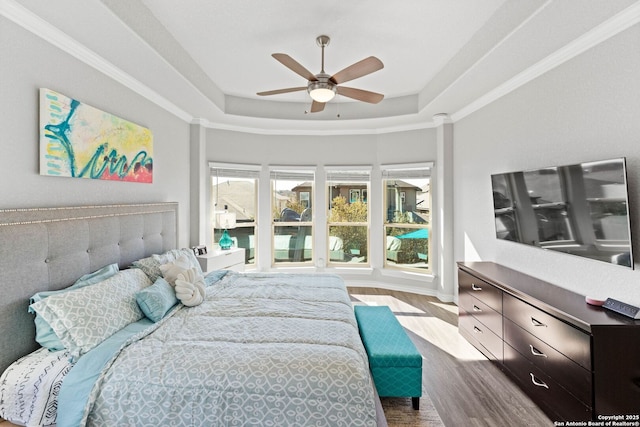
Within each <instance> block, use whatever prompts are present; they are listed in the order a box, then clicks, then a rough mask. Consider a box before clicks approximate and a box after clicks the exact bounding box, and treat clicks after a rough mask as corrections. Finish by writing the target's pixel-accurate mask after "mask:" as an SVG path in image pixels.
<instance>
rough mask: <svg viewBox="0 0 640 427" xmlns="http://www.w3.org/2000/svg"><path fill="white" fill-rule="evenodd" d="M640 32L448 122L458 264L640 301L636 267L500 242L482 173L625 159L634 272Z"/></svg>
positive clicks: (639, 235)
mask: <svg viewBox="0 0 640 427" xmlns="http://www.w3.org/2000/svg"><path fill="white" fill-rule="evenodd" d="M638 40H640V26H638V25H636V26H634V27H632V28H630V29H629V30H627V31H625V32H623V33H621V34H619V35H618V36H616V37H614V38H612V39H609V40H608V41H606V42H605V43H602V44H601V45H598V46H596V47H594V48H592V49H590V50H588V51H586V52H584V53H582V54H581V55H579V56H577V57H576V58H574V59H572V60H571V61H569V62H567V63H565V64H563V65H562V66H560V67H558V68H556V69H554V70H552V71H550V72H548V73H546V74H544V75H542V76H541V77H539V78H537V79H535V80H533V81H532V82H530V83H529V84H527V85H526V86H524V87H521V88H519V89H518V90H516V91H514V92H512V93H510V94H509V95H507V96H505V97H503V98H502V99H500V100H498V101H496V102H494V103H492V104H491V105H489V106H487V107H485V108H483V109H482V110H479V111H478V112H476V113H474V114H472V115H470V116H468V117H466V118H464V119H462V120H459V121H457V122H456V123H455V125H454V141H455V143H454V144H455V145H454V164H455V170H454V189H455V191H454V194H455V196H454V197H455V199H454V212H455V214H454V226H455V237H454V241H455V257H456V259H458V260H470V261H475V260H487V261H496V262H499V263H501V264H504V265H506V266H508V267H512V268H514V269H517V270H520V271H523V272H525V273H528V274H531V275H534V276H536V277H539V278H542V279H544V280H547V281H549V282H552V283H555V284H557V285H560V286H563V287H566V288H568V289H571V290H573V291H575V292H577V293H580V294H582V295H589V296H594V297H600V298H606V297H613V298H617V299H621V300H624V301H627V302H630V303H632V304H636V305H640V271H637V270H636V271H632V270H629V269H625V268H623V267H618V266H613V265H608V264H606V263H602V262H598V261H592V260H587V259H582V258H579V257H575V256H571V255H565V254H559V253H552V252H548V251H544V250H541V249H538V248H533V247H527V246H524V245H519V244H516V243H512V242H506V241H498V240H497V239H496V238H495V234H494V233H495V229H494V224H493V221H494V219H493V206H492V203H493V199H492V193H491V182H490V175H491V174H493V173H500V172H510V171H517V170H525V169H531V168H537V167H544V166H552V165H562V164H570V163H578V162H583V161H590V160H599V159H608V158H613V157H623V156H624V157H626V159H627V172H628V180H629V190H630V195H629V196H630V208H631V210H632V225H631V227H632V234H633V235H634V236H635V237H636V244H635V245H634V248H633V251H634V253H635V255H636V268H639V267H640V264H638V260H640V247H639V245H638V242H639V241H640V240H639V239H640V187H639V185H640V181H639V180H640V120H639V119H638V118H639V117H640V102H639V99H640V98H639V95H640V78H638V72H639V71H640V55H639V54H638Z"/></svg>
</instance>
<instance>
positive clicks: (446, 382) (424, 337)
mask: <svg viewBox="0 0 640 427" xmlns="http://www.w3.org/2000/svg"><path fill="white" fill-rule="evenodd" d="M349 292H350V294H351V299H352V301H353V302H354V304H357V303H366V304H370V305H371V304H377V305H388V306H389V307H390V308H391V310H392V311H393V312H394V313H395V315H396V317H397V318H398V320H399V321H400V323H401V324H402V325H403V326H404V328H405V329H406V330H407V331H408V332H409V336H410V337H411V339H412V340H413V342H414V343H415V344H416V347H418V350H419V351H420V353H422V355H423V357H424V360H423V369H422V375H423V379H422V381H423V386H424V387H425V389H426V390H427V392H428V394H429V396H430V397H431V400H432V401H433V403H434V405H435V407H436V409H437V410H438V413H439V414H440V417H441V418H442V421H443V422H444V424H445V425H446V426H451V427H454V426H455V427H457V426H491V427H499V426H509V427H511V426H517V425H526V426H552V425H553V422H552V421H551V420H549V418H548V417H547V416H546V415H545V414H544V413H543V412H542V411H541V410H540V409H539V408H538V407H537V406H536V405H535V404H534V403H533V402H532V401H531V400H530V399H529V398H528V397H527V396H526V395H525V394H524V393H523V392H522V391H521V390H520V389H519V388H518V386H517V385H515V384H514V383H513V382H511V381H510V380H509V379H508V378H507V377H506V375H504V374H503V373H502V372H501V371H500V369H499V368H498V367H497V366H495V365H494V364H493V363H491V362H489V360H487V359H486V358H485V357H484V356H483V355H482V354H481V353H480V352H479V351H478V350H476V349H475V348H474V347H472V346H471V345H470V344H469V343H468V342H467V341H465V340H464V338H462V337H461V336H460V335H459V334H458V306H456V305H455V304H452V303H443V302H440V301H439V300H438V299H437V298H435V297H428V296H423V295H416V294H411V293H405V292H397V291H389V290H385V289H377V288H359V287H358V288H349Z"/></svg>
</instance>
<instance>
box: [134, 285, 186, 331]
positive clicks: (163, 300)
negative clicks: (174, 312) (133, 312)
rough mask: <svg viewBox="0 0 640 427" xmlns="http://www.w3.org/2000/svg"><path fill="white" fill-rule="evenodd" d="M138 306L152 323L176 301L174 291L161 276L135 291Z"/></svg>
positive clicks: (161, 316) (159, 318) (163, 314)
mask: <svg viewBox="0 0 640 427" xmlns="http://www.w3.org/2000/svg"><path fill="white" fill-rule="evenodd" d="M136 301H137V302H138V307H140V310H142V312H143V313H144V315H145V316H147V317H148V318H149V319H150V320H151V321H153V322H154V323H155V322H157V321H159V320H161V319H162V318H163V317H164V316H165V314H167V312H168V311H169V310H171V308H172V307H173V306H175V305H176V304H177V303H178V298H177V297H176V292H175V291H174V290H173V287H172V286H171V285H170V284H169V282H167V281H166V280H165V279H164V278H163V277H158V278H157V279H156V281H155V283H154V284H153V285H151V286H149V287H147V288H144V289H142V290H141V291H138V292H137V293H136Z"/></svg>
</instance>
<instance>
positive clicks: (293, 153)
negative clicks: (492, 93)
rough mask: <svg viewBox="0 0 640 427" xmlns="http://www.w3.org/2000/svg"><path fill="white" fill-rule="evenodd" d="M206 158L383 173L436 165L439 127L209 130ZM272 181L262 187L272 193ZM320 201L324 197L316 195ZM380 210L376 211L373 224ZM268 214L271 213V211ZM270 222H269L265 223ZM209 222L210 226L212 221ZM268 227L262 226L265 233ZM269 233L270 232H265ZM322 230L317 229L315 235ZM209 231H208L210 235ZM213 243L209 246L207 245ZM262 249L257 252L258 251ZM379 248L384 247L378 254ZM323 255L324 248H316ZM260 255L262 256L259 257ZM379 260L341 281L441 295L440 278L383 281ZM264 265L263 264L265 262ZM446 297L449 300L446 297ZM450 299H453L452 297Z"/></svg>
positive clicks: (377, 236) (377, 240) (374, 238)
mask: <svg viewBox="0 0 640 427" xmlns="http://www.w3.org/2000/svg"><path fill="white" fill-rule="evenodd" d="M206 139H207V154H206V155H207V159H208V161H211V162H225V163H250V164H256V165H261V166H263V170H265V171H266V170H268V166H269V165H311V166H318V167H322V166H326V165H331V166H334V165H371V166H373V171H372V176H374V177H375V174H376V172H377V173H378V176H379V173H380V165H381V164H397V163H416V162H424V161H436V129H435V128H433V129H423V130H416V131H406V132H396V133H382V134H371V135H337V136H308V135H307V136H304V135H295V136H294V135H258V134H252V133H244V132H232V131H223V130H216V129H209V130H208V132H207V137H206ZM268 185H269V184H268V183H267V184H266V187H262V186H261V187H262V188H263V189H264V190H265V191H267V192H268V188H269V187H268ZM316 193H317V194H316V196H317V197H322V196H321V195H320V193H318V192H316ZM377 193H379V196H381V194H382V192H381V190H380V191H378V192H376V189H374V188H372V189H371V193H370V197H369V199H370V203H372V206H374V203H375V200H374V197H375V195H376V194H377ZM375 213H376V212H374V211H373V210H372V220H373V219H374V218H373V216H374V215H375ZM267 216H268V211H267ZM379 216H380V217H379V222H381V221H382V202H381V201H380V212H379ZM265 222H266V223H268V218H267V217H265V219H264V220H263V221H262V222H261V224H264V223H265ZM209 223H210V222H209ZM264 229H265V227H264V226H262V228H261V230H264ZM266 230H268V228H267V229H266ZM322 232H323V230H318V229H316V233H322ZM210 234H211V233H208V235H209V237H210ZM207 243H208V244H211V242H207ZM268 244H269V243H268V242H267V245H266V246H264V247H263V246H262V245H260V247H263V248H267V249H266V250H262V251H260V250H259V251H258V252H259V254H260V252H262V253H263V254H264V253H270V251H269V249H268V248H269V246H268ZM260 247H259V248H258V249H260ZM371 247H372V253H374V254H375V253H376V252H377V253H378V254H381V253H382V247H383V236H382V228H380V230H371ZM376 248H380V249H379V250H378V251H376ZM317 249H318V250H319V251H320V252H322V250H321V249H322V248H321V247H320V246H319V247H318V248H317ZM259 256H261V255H259ZM379 258H380V259H379V260H378V261H379V262H376V261H375V258H374V257H373V256H372V258H371V266H372V268H373V271H371V272H370V273H368V274H367V275H363V274H351V275H350V274H345V273H343V274H342V275H343V277H344V278H345V279H346V280H347V282H348V283H349V284H351V285H357V284H358V283H362V284H368V285H369V286H374V285H383V286H387V287H394V286H395V287H397V288H398V289H400V288H402V289H405V290H413V291H415V292H419V293H426V294H432V295H436V294H437V293H438V287H437V282H436V280H437V277H436V279H435V280H434V279H432V278H429V279H426V278H424V276H423V277H419V276H418V277H419V278H415V279H413V280H412V279H410V278H408V277H416V276H417V275H411V276H409V275H397V276H394V277H383V275H382V269H381V268H382V262H383V260H382V255H380V257H379ZM263 265H264V264H263ZM443 297H444V298H446V297H447V296H443ZM450 298H451V295H449V299H450Z"/></svg>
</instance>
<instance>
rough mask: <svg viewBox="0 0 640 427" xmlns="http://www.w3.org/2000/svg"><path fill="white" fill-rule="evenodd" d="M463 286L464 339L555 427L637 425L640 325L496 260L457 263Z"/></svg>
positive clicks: (461, 285)
mask: <svg viewBox="0 0 640 427" xmlns="http://www.w3.org/2000/svg"><path fill="white" fill-rule="evenodd" d="M458 285H459V296H458V303H459V311H460V318H459V331H460V334H461V335H462V336H463V337H464V338H465V339H467V340H468V341H469V342H470V343H471V344H472V345H473V346H474V347H476V348H477V349H478V350H480V351H481V352H482V353H483V354H484V355H485V356H487V358H489V359H490V360H492V361H494V362H495V363H497V364H498V365H499V366H500V368H501V369H502V370H503V371H504V372H505V373H506V374H507V375H509V376H510V377H511V378H512V379H513V380H514V381H515V382H516V383H517V384H518V385H519V386H520V387H521V388H522V389H523V390H524V391H525V392H526V393H527V394H528V395H529V396H530V397H531V398H532V399H533V400H534V401H535V402H536V403H537V404H538V405H539V406H540V407H541V408H542V409H543V410H544V411H545V412H546V413H547V415H548V416H549V417H550V418H551V420H552V421H582V420H592V419H593V420H602V419H603V418H601V416H607V415H619V416H625V415H626V416H627V418H626V420H628V421H640V419H639V418H638V416H639V415H640V321H636V320H633V319H629V318H627V317H624V316H622V315H619V314H616V313H613V312H611V311H608V310H606V309H603V308H601V307H593V306H590V305H588V304H587V303H586V302H585V298H584V296H582V295H579V294H576V293H574V292H571V291H568V290H566V289H564V288H561V287H558V286H555V285H553V284H551V283H548V282H545V281H542V280H539V279H536V278H534V277H531V276H528V275H525V274H523V273H520V272H517V271H515V270H512V269H509V268H507V267H504V266H501V265H499V264H495V263H492V262H465V263H458ZM607 285H608V286H615V284H607ZM622 419H623V420H625V418H624V417H623V418H622Z"/></svg>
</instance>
